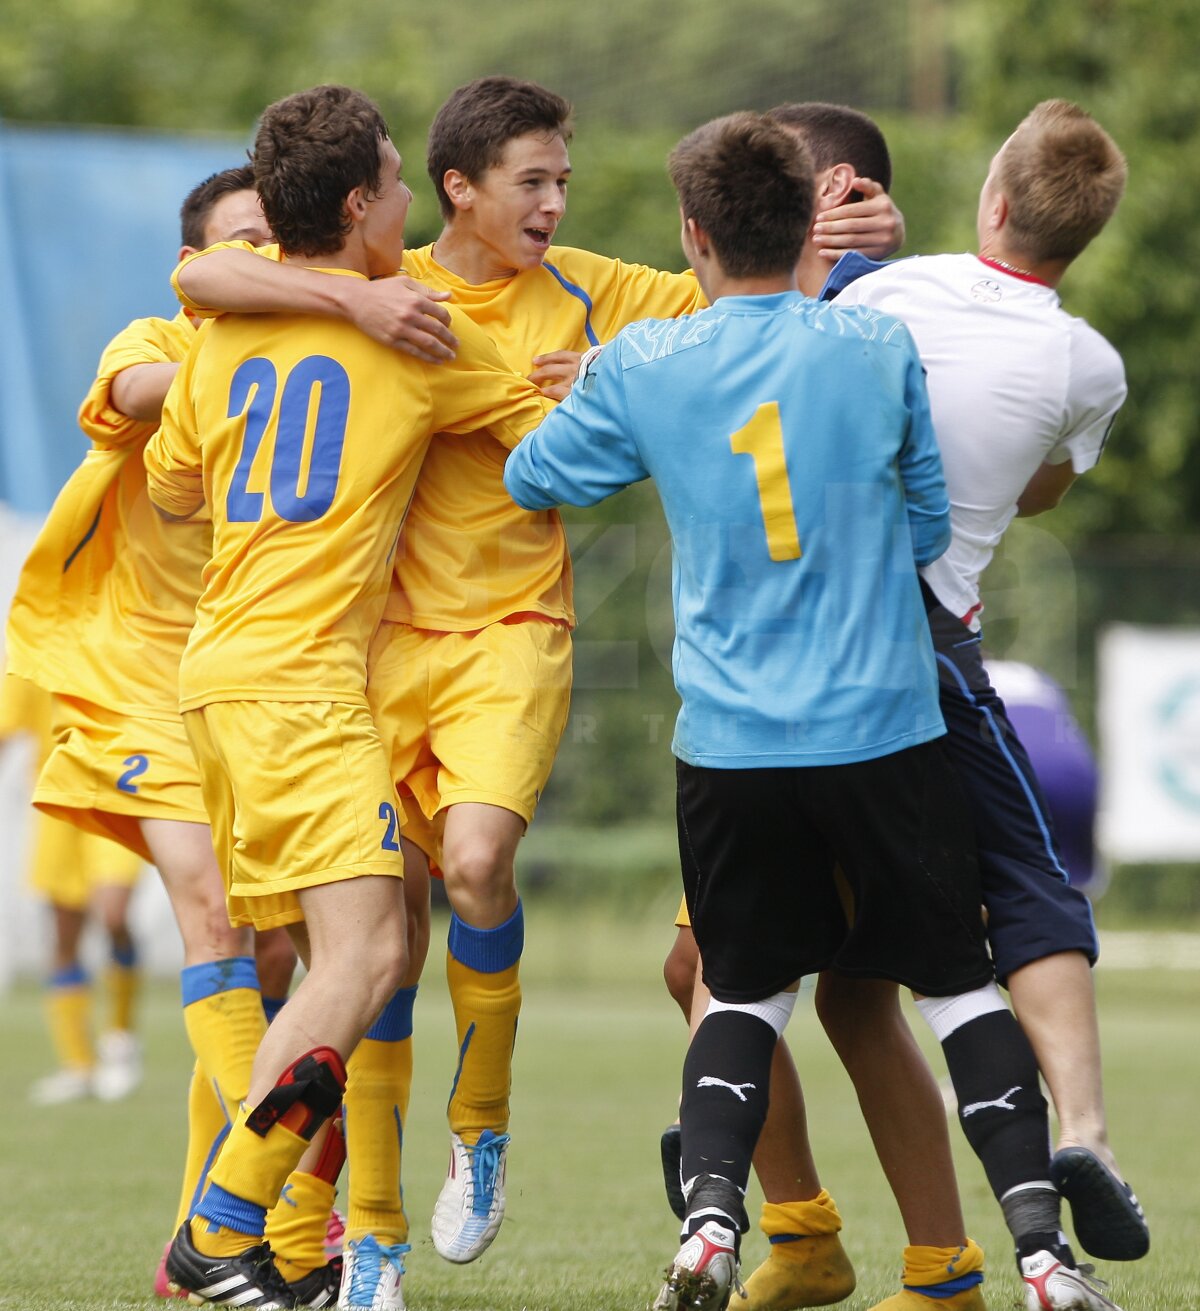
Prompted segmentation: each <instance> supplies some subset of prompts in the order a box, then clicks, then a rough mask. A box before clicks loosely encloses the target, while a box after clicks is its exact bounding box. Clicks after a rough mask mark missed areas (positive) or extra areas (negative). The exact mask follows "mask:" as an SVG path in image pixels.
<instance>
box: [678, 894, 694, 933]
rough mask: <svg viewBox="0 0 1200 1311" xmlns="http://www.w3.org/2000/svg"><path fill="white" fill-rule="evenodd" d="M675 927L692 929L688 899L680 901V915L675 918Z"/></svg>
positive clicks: (682, 898) (684, 898)
mask: <svg viewBox="0 0 1200 1311" xmlns="http://www.w3.org/2000/svg"><path fill="white" fill-rule="evenodd" d="M675 927H676V928H677V929H690V928H691V927H692V917H691V916H690V915H689V914H688V908H687V898H686V897H680V899H679V914H678V915H676V916H675Z"/></svg>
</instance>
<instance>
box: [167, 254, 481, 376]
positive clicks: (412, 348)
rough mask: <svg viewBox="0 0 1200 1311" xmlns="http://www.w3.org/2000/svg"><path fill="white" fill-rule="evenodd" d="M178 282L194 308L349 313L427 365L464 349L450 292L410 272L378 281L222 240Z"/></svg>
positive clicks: (184, 267)
mask: <svg viewBox="0 0 1200 1311" xmlns="http://www.w3.org/2000/svg"><path fill="white" fill-rule="evenodd" d="M172 282H173V284H174V286H175V289H176V291H178V292H179V295H180V299H181V300H182V301H183V303H184V304H185V305H187V306H188V307H189V308H190V309H196V310H200V311H207V312H209V313H211V312H213V311H218V312H219V311H224V310H233V311H237V312H238V313H242V314H275V313H287V314H323V315H327V316H328V317H330V318H338V319H345V320H347V322H349V323H353V324H354V325H355V327H357V328H358V329H359V330H360V331H362V332H365V333H366V334H367V336H368V337H373V338H374V339H375V340H376V341H379V342H382V343H383V344H384V345H385V346H391V347H393V348H394V349H396V350H402V351H405V352H406V353H407V354H409V355H412V356H414V357H415V358H417V359H418V360H424V361H425V362H426V363H427V364H444V363H445V362H446V361H447V360H452V359H453V358H454V352H455V351H456V350H457V349H458V338H457V337H455V335H454V333H453V332H452V331H451V330H450V315H449V314H448V313H447V311H446V307H445V306H444V305H442V304H441V303H440V302H442V301H444V300H449V298H450V293H449V292H445V291H434V290H432V288H430V287H426V286H424V285H423V284H422V283H419V282H416V281H414V280H413V279H412V278H409V277H406V276H405V275H403V274H400V275H399V276H397V277H394V278H378V279H376V280H375V281H374V282H364V281H362V280H361V279H359V278H331V277H329V276H328V275H326V274H323V273H318V272H316V271H315V270H313V269H306V268H302V267H301V266H299V265H295V264H280V263H279V262H278V261H276V260H273V259H269V258H264V257H263V256H262V255H259V254H257V253H256V252H255V251H254V250H252V249H251V248H250V247H249V246H244V247H235V246H221V247H214V248H213V249H210V250H207V251H201V252H200V253H199V254H196V255H191V256H189V257H188V258H187V259H186V260H184V262H183V263H182V264H181V265H180V266H179V268H177V269H176V270H175V276H174V278H172Z"/></svg>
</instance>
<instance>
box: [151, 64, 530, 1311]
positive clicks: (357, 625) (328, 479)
mask: <svg viewBox="0 0 1200 1311" xmlns="http://www.w3.org/2000/svg"><path fill="white" fill-rule="evenodd" d="M254 168H255V178H256V184H257V186H258V190H259V194H260V196H261V198H262V201H263V209H264V213H265V215H266V217H267V220H268V221H269V223H270V224H271V227H272V229H273V230H274V232H275V234H276V236H277V238H278V241H279V245H280V248H281V250H282V251H283V253H284V258H285V259H286V260H287V261H288V262H290V263H296V264H302V265H307V266H309V267H311V268H318V269H320V270H322V272H321V276H323V277H330V278H358V279H369V278H372V277H378V276H381V275H384V274H389V273H392V272H393V271H394V270H396V269H397V268H399V266H400V261H401V257H402V254H403V240H404V235H403V234H404V218H405V214H406V212H407V209H408V204H409V201H410V199H411V194H410V192H409V191H408V188H407V186H406V185H405V184H404V182H403V180H402V178H401V176H400V157H399V155H398V154H397V152H396V148H395V146H394V145H393V144H392V142H391V140H390V139H389V137H388V133H387V128H386V125H385V124H384V122H383V119H382V118H381V117H380V115H379V112H378V110H377V109H376V108H375V106H374V105H373V104H372V103H371V102H370V101H369V100H367V99H366V97H364V96H362V95H361V94H359V93H357V92H354V91H351V90H350V89H348V88H345V87H318V88H315V89H313V90H311V91H308V92H302V93H299V94H297V95H294V96H290V97H288V98H286V99H285V100H283V101H280V102H278V103H277V104H275V105H273V106H271V107H269V108H268V109H267V110H266V112H265V113H264V114H263V117H262V119H261V121H260V124H259V129H258V133H257V137H256V141H255V155H254ZM453 326H454V329H455V331H456V333H457V335H458V336H459V338H460V348H459V352H458V355H457V357H456V359H455V361H454V362H453V364H449V365H445V366H441V367H434V368H430V367H427V366H424V365H422V364H419V363H417V362H416V361H414V360H412V359H411V358H409V357H407V356H404V355H400V354H397V353H395V352H392V351H390V350H389V349H388V348H386V347H383V346H381V345H379V344H378V343H376V342H373V341H371V340H370V339H369V338H367V337H366V336H364V335H363V334H361V333H360V332H358V331H357V330H356V329H354V328H353V327H351V326H349V325H337V324H330V323H328V322H327V321H325V320H320V319H316V318H313V317H311V316H305V315H295V314H286V315H271V316H267V317H263V316H248V315H227V316H224V317H222V318H220V319H217V320H215V321H214V322H212V323H210V324H207V325H205V327H204V328H203V329H202V330H201V337H200V340H199V341H198V343H197V347H196V349H195V351H194V352H193V353H192V354H191V355H190V356H189V358H188V360H187V361H186V362H185V364H184V366H183V369H182V370H181V373H180V376H179V378H178V380H177V382H176V384H175V386H174V388H173V389H172V392H171V394H170V396H169V397H168V398H167V402H166V405H165V407H164V411H163V423H162V427H161V428H160V430H159V432H158V433H157V434H156V436H155V437H154V438H153V439H152V440H151V442H150V443H149V445H148V446H147V448H146V453H145V463H146V469H147V478H148V485H149V489H150V495H151V498H152V499H153V501H154V502H155V504H156V505H157V506H158V507H159V509H160V510H161V511H162V512H163V513H164V514H165V515H166V516H168V517H172V518H179V519H187V518H188V517H189V516H192V515H194V514H195V513H196V512H197V511H199V510H200V509H201V508H202V507H207V511H208V513H209V514H211V517H212V523H213V543H212V558H211V560H210V561H209V563H208V564H207V565H206V566H205V570H204V590H203V593H202V595H201V597H200V601H199V604H198V606H197V610H196V624H195V627H194V628H193V630H192V634H191V637H190V638H189V641H188V645H187V649H186V651H185V653H184V657H183V661H182V664H181V667H180V707H181V709H182V710H183V712H184V716H183V717H184V722H185V725H186V727H187V731H188V735H189V738H190V740H191V742H192V745H193V748H194V750H195V753H196V757H197V760H198V762H199V765H200V772H201V780H202V786H203V789H204V797H205V802H206V805H207V808H208V812H209V815H210V817H211V819H212V824H213V836H214V843H215V845H216V848H217V852H218V858H219V861H220V864H221V867H222V870H223V872H224V874H225V876H226V880H227V886H228V894H229V905H230V910H231V914H232V915H233V918H234V919H235V921H237V922H242V923H246V922H249V923H253V924H256V925H258V926H270V925H277V924H286V925H289V926H296V930H297V933H298V934H299V935H300V936H301V939H302V941H303V944H304V949H305V954H306V958H307V964H308V972H307V974H306V975H305V978H304V980H303V982H302V983H301V984H300V986H299V988H298V989H297V990H296V992H295V993H294V994H293V995H292V997H291V998H290V1000H289V1001H288V1002H287V1004H286V1005H285V1006H284V1007H283V1009H282V1010H281V1011H280V1013H279V1015H278V1016H277V1017H276V1019H275V1021H274V1023H273V1024H272V1025H271V1027H270V1029H269V1030H268V1031H267V1033H266V1035H265V1037H264V1038H263V1040H262V1043H261V1045H260V1047H259V1051H258V1055H257V1057H256V1058H255V1063H254V1070H253V1074H252V1077H251V1082H250V1089H249V1096H248V1098H247V1099H246V1100H247V1110H246V1113H245V1114H244V1115H242V1116H240V1117H239V1119H238V1121H237V1123H236V1124H235V1125H234V1127H233V1129H232V1130H231V1132H230V1135H229V1137H228V1138H227V1140H226V1142H225V1145H224V1146H223V1147H222V1149H221V1152H220V1154H219V1156H218V1158H217V1160H216V1162H215V1163H214V1165H213V1168H212V1170H211V1172H210V1177H209V1178H210V1182H209V1186H208V1189H207V1190H206V1192H205V1194H204V1197H203V1198H202V1200H201V1202H200V1204H199V1206H198V1208H197V1210H196V1212H195V1213H194V1215H193V1218H192V1219H191V1221H190V1222H189V1223H185V1224H184V1225H182V1226H181V1227H180V1230H179V1233H178V1234H177V1236H176V1239H175V1241H174V1243H173V1244H172V1247H171V1251H170V1253H169V1255H168V1258H167V1269H168V1272H169V1273H170V1275H171V1276H172V1278H173V1279H174V1280H175V1281H176V1282H177V1283H178V1284H179V1285H180V1286H181V1287H183V1288H185V1289H187V1290H188V1291H189V1292H190V1293H192V1294H194V1295H196V1296H198V1297H202V1298H206V1299H207V1300H208V1301H210V1302H214V1303H217V1304H221V1305H237V1306H257V1307H277V1306H290V1305H291V1302H290V1301H289V1300H288V1299H289V1297H290V1293H289V1290H288V1289H287V1287H286V1286H285V1285H284V1284H283V1283H282V1282H281V1280H280V1279H279V1276H278V1274H277V1272H276V1270H275V1267H274V1265H273V1263H272V1261H271V1253H270V1248H269V1246H268V1245H267V1244H266V1243H265V1242H264V1241H263V1233H264V1222H265V1215H266V1211H267V1209H268V1208H269V1207H271V1206H272V1205H274V1203H275V1202H276V1201H277V1200H278V1198H279V1196H280V1191H281V1189H282V1188H283V1186H284V1183H285V1181H286V1179H287V1177H288V1174H289V1173H290V1171H292V1170H293V1169H294V1168H295V1166H296V1164H297V1162H298V1161H299V1159H300V1157H301V1156H302V1154H303V1153H304V1151H305V1149H306V1147H307V1144H308V1142H309V1141H310V1140H311V1139H312V1138H313V1136H314V1134H315V1132H316V1131H317V1130H318V1129H319V1128H320V1126H321V1125H322V1124H323V1123H324V1121H325V1120H326V1119H327V1118H328V1117H329V1116H330V1115H331V1114H332V1113H333V1112H334V1111H335V1110H336V1109H337V1107H338V1104H339V1103H340V1101H341V1097H342V1093H343V1090H344V1087H345V1078H346V1073H345V1061H346V1060H347V1058H348V1057H349V1056H350V1054H351V1053H352V1052H353V1050H354V1048H355V1047H356V1045H357V1044H358V1042H359V1040H360V1039H361V1038H362V1037H363V1035H364V1034H365V1033H366V1032H367V1030H368V1029H369V1028H370V1027H371V1025H372V1023H373V1022H374V1021H375V1020H376V1018H377V1017H378V1016H379V1014H380V1012H381V1010H383V1008H384V1006H385V1003H387V1002H388V1001H389V999H390V998H391V997H392V996H393V994H394V993H395V991H396V988H397V986H398V984H399V983H400V982H401V981H402V979H403V977H404V974H405V971H406V967H407V959H406V958H407V950H406V926H405V912H404V897H403V885H402V884H401V882H400V878H401V876H402V874H403V861H402V858H401V851H400V842H399V836H400V820H401V810H400V807H399V804H398V801H397V797H396V791H395V787H394V783H393V780H392V775H391V770H390V767H389V762H388V757H387V754H386V752H385V751H384V748H383V744H382V741H381V740H380V737H379V734H378V731H377V730H376V727H375V724H374V721H373V719H372V717H371V711H370V709H369V708H368V703H367V689H366V682H367V648H368V644H369V641H370V639H371V636H372V634H373V633H374V631H375V629H376V627H377V626H378V623H379V620H380V618H381V617H382V613H383V607H384V602H385V600H386V596H387V587H388V580H389V578H390V575H391V572H392V564H393V558H394V555H395V549H396V539H397V534H398V531H399V527H400V524H401V521H402V519H403V516H404V512H405V510H406V508H407V506H408V503H409V501H410V499H411V496H412V491H413V486H414V484H415V481H416V476H417V471H418V469H419V467H420V463H421V460H422V459H423V458H424V456H425V453H426V450H427V449H428V448H429V445H430V442H431V440H432V435H433V433H435V432H440V433H453V432H458V433H471V434H476V433H479V432H480V431H482V430H483V429H485V428H486V429H488V430H489V431H490V432H491V433H492V434H494V437H495V438H498V439H499V440H500V441H501V442H503V443H504V444H505V445H507V446H510V447H511V446H513V445H515V444H516V442H517V441H518V440H519V439H520V437H521V436H522V435H523V433H524V432H525V431H527V430H528V429H530V428H531V427H533V426H535V425H536V424H537V423H538V422H539V421H540V420H541V418H542V417H543V416H544V414H545V413H546V411H547V408H548V405H549V402H547V401H546V399H545V398H544V397H542V395H541V393H540V392H539V391H538V389H537V388H536V387H535V386H534V385H533V384H532V383H529V382H528V381H526V380H525V379H523V378H521V377H520V376H519V375H518V374H515V373H513V372H512V371H511V370H510V369H508V368H507V367H506V366H505V365H504V362H503V361H502V360H501V358H500V356H499V355H498V354H497V353H496V351H495V348H494V347H493V346H492V345H491V343H490V342H489V341H488V339H487V338H486V336H485V335H484V334H483V333H482V332H481V331H480V330H479V329H477V328H475V327H474V326H473V325H471V324H470V323H469V322H467V321H465V320H456V321H455V323H454V324H453ZM447 440H452V439H447ZM498 449H499V448H498ZM301 924H302V926H303V927H302V929H301V928H300V926H301ZM361 1131H362V1130H361V1128H360V1127H359V1126H357V1125H354V1126H352V1133H353V1134H355V1135H356V1134H359V1133H360V1132H361ZM397 1246H398V1245H397ZM401 1256H402V1253H400V1252H396V1251H393V1252H391V1253H390V1256H389V1268H390V1269H391V1270H392V1271H393V1272H394V1275H395V1281H396V1288H395V1292H396V1298H395V1299H394V1300H393V1302H392V1303H391V1305H402V1300H401V1299H400V1297H399V1287H398V1276H399V1273H400V1272H401V1271H402V1264H397V1263H396V1262H397V1260H398V1258H400V1257H401ZM358 1264H359V1263H358V1262H356V1261H353V1260H352V1261H350V1262H348V1263H347V1268H346V1279H345V1280H344V1282H343V1286H342V1294H341V1302H342V1304H343V1305H354V1304H356V1303H357V1302H358V1294H357V1291H356V1287H355V1285H356V1282H357V1279H358V1275H359V1273H361V1272H360V1271H359V1270H358V1269H357V1266H358ZM363 1264H365V1265H370V1266H374V1265H377V1264H378V1262H377V1261H368V1262H364V1263H363ZM376 1282H377V1281H375V1280H372V1286H373V1289H374V1286H375V1284H376Z"/></svg>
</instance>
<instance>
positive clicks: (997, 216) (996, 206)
mask: <svg viewBox="0 0 1200 1311" xmlns="http://www.w3.org/2000/svg"><path fill="white" fill-rule="evenodd" d="M1007 222H1008V197H1007V196H1006V195H1005V194H1004V192H1003V191H999V190H996V191H993V192H992V194H991V196H990V197H989V198H988V202H987V206H986V208H985V209H984V212H983V225H984V228H985V229H986V230H987V231H988V232H999V231H1000V230H1001V228H1003V227H1004V225H1005V223H1007Z"/></svg>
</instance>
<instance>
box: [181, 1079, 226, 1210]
mask: <svg viewBox="0 0 1200 1311" xmlns="http://www.w3.org/2000/svg"><path fill="white" fill-rule="evenodd" d="M187 1113H188V1136H187V1154H186V1155H185V1157H184V1162H183V1185H182V1187H181V1188H180V1191H179V1210H178V1212H177V1213H176V1216H175V1228H174V1229H172V1231H171V1232H172V1233H175V1232H177V1231H178V1229H179V1226H180V1225H181V1224H183V1222H184V1221H185V1220H186V1219H187V1218H188V1216H189V1215H191V1213H192V1212H193V1211H194V1210H195V1209H196V1203H197V1202H199V1200H200V1194H201V1193H202V1192H203V1189H204V1183H205V1180H206V1178H207V1175H208V1168H209V1166H211V1165H212V1163H213V1161H214V1160H216V1156H217V1152H218V1150H219V1149H220V1147H221V1144H222V1143H223V1142H224V1141H225V1135H226V1133H228V1131H229V1125H230V1120H229V1118H228V1117H227V1116H226V1114H225V1111H224V1109H223V1108H222V1106H221V1103H220V1102H219V1101H217V1095H216V1093H215V1092H213V1089H212V1085H211V1084H210V1083H209V1081H208V1079H207V1078H206V1077H205V1074H204V1071H203V1070H202V1069H201V1068H200V1062H199V1061H197V1062H196V1064H195V1066H194V1067H193V1069H192V1081H191V1083H190V1084H189V1085H188V1112H187Z"/></svg>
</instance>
